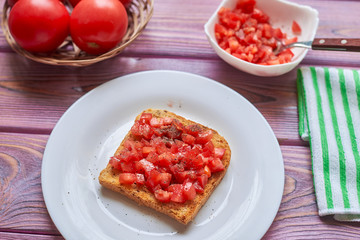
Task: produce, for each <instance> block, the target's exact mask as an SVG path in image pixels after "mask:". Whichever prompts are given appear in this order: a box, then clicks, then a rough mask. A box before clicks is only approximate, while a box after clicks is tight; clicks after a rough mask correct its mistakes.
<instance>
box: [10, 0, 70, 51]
mask: <svg viewBox="0 0 360 240" xmlns="http://www.w3.org/2000/svg"><path fill="white" fill-rule="evenodd" d="M8 23H9V30H10V32H11V35H12V36H13V37H14V39H15V41H16V42H17V43H18V44H19V45H20V46H21V47H22V48H23V49H25V50H27V51H29V52H34V53H49V52H53V51H55V50H56V49H57V48H58V47H59V46H60V44H61V43H62V42H63V41H64V40H65V38H66V37H67V36H68V34H69V23H70V16H69V13H68V11H67V10H66V8H65V6H64V4H62V3H61V2H60V1H59V0H21V1H19V2H17V3H16V4H15V5H14V6H13V7H12V8H11V11H10V14H9V19H8Z"/></svg>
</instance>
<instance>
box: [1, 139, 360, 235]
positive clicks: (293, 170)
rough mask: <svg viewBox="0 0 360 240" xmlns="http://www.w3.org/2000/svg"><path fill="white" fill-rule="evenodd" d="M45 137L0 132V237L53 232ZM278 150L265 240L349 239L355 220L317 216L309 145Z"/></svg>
mask: <svg viewBox="0 0 360 240" xmlns="http://www.w3.org/2000/svg"><path fill="white" fill-rule="evenodd" d="M47 137H48V136H47V135H31V134H5V133H0V166H1V167H0V176H1V177H0V183H1V191H0V203H1V204H0V206H1V208H0V239H3V238H2V235H1V234H3V235H4V234H5V233H4V232H20V233H27V234H34V233H35V234H39V235H43V234H47V235H49V234H50V235H56V236H57V235H58V234H59V232H58V231H57V230H56V227H55V226H54V224H53V223H52V221H51V219H50V217H49V215H48V212H47V210H46V206H45V203H44V200H43V197H42V193H41V186H40V169H41V159H42V153H43V151H44V146H45V144H46V140H47ZM281 150H282V153H283V157H284V163H285V174H286V179H285V190H284V195H283V199H282V203H281V206H280V209H279V212H278V214H277V216H276V219H275V221H274V223H273V224H272V226H271V228H270V229H269V231H268V233H267V234H266V236H265V239H282V238H286V239H297V238H309V239H316V238H317V236H323V237H324V238H332V237H333V236H339V237H340V236H345V237H344V239H350V238H351V237H356V236H358V235H359V234H360V223H358V224H343V223H338V222H335V221H334V220H332V218H331V217H328V218H320V217H318V215H317V207H316V202H315V195H314V188H313V185H312V172H311V160H310V152H309V148H308V147H296V146H282V148H281ZM299 226H300V227H299ZM333 234H335V235H333ZM11 236H13V235H11ZM21 236H22V235H21ZM46 237H47V236H46ZM35 238H36V237H35ZM49 238H50V239H51V237H49ZM10 239H11V238H10ZM25 239H26V238H25ZM29 239H30V237H29ZM44 239H47V238H44ZM55 239H57V238H55Z"/></svg>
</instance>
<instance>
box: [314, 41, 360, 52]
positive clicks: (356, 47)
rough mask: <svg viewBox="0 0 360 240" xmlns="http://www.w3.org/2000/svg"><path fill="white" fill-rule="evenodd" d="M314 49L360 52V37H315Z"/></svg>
mask: <svg viewBox="0 0 360 240" xmlns="http://www.w3.org/2000/svg"><path fill="white" fill-rule="evenodd" d="M312 49H313V50H332V51H349V52H360V39H359V38H315V39H314V41H313V43H312Z"/></svg>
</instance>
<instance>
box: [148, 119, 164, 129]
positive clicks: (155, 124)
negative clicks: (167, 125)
mask: <svg viewBox="0 0 360 240" xmlns="http://www.w3.org/2000/svg"><path fill="white" fill-rule="evenodd" d="M163 124H164V119H163V118H151V120H150V126H152V127H155V128H158V127H161V126H163Z"/></svg>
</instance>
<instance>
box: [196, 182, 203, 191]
mask: <svg viewBox="0 0 360 240" xmlns="http://www.w3.org/2000/svg"><path fill="white" fill-rule="evenodd" d="M194 188H195V191H196V193H203V192H204V188H203V187H201V186H200V184H199V182H194Z"/></svg>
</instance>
